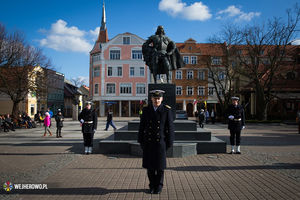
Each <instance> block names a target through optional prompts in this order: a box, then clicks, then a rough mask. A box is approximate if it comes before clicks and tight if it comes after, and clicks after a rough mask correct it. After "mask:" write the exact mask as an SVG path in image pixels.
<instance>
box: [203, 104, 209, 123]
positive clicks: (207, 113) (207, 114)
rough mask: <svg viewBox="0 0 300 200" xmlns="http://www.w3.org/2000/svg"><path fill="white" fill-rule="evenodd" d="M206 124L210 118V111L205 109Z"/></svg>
mask: <svg viewBox="0 0 300 200" xmlns="http://www.w3.org/2000/svg"><path fill="white" fill-rule="evenodd" d="M204 114H205V124H208V118H209V112H208V110H207V109H206V108H205V113H204Z"/></svg>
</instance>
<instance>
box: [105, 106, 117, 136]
mask: <svg viewBox="0 0 300 200" xmlns="http://www.w3.org/2000/svg"><path fill="white" fill-rule="evenodd" d="M109 125H111V126H112V127H113V128H114V131H116V130H117V128H116V126H115V125H114V122H113V112H112V110H109V111H108V113H107V118H106V127H105V129H104V130H105V131H107V130H108V127H109Z"/></svg>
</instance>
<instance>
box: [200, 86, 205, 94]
mask: <svg viewBox="0 0 300 200" xmlns="http://www.w3.org/2000/svg"><path fill="white" fill-rule="evenodd" d="M198 95H199V96H204V95H205V87H204V86H199V87H198Z"/></svg>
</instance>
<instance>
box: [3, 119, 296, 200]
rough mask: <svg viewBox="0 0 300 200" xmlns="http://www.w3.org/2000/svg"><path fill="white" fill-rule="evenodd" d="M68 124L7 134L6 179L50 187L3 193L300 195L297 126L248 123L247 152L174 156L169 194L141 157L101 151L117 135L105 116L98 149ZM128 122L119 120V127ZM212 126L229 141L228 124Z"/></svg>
mask: <svg viewBox="0 0 300 200" xmlns="http://www.w3.org/2000/svg"><path fill="white" fill-rule="evenodd" d="M128 120H131V119H128ZM65 124H66V126H65V127H64V129H63V136H64V137H63V138H54V137H51V138H49V137H47V138H42V137H41V136H42V134H43V133H42V132H43V128H42V127H38V128H36V129H31V130H24V129H21V130H17V131H16V132H14V133H3V132H0V138H1V140H0V181H2V183H4V182H7V181H11V182H12V183H23V184H25V183H42V184H47V186H48V189H47V190H12V191H11V192H10V193H8V192H5V191H4V190H1V192H0V199H161V200H165V199H169V200H173V199H174V200H175V199H187V200H193V199H300V190H299V188H300V174H299V171H300V170H299V169H300V156H299V155H300V150H299V144H300V134H297V129H296V128H297V127H296V126H293V125H284V124H280V125H276V126H275V125H268V126H265V125H264V126H260V127H257V126H258V125H247V126H246V129H245V130H244V131H243V133H242V134H243V135H242V144H243V145H242V148H241V150H242V154H241V155H237V154H233V155H231V154H201V155H196V156H190V157H185V158H168V159H167V166H168V168H167V170H165V180H164V188H163V190H162V193H161V194H160V195H155V194H152V195H151V194H149V193H148V179H147V171H146V169H143V168H142V167H141V165H142V159H141V158H139V157H133V156H129V155H102V154H97V145H98V144H97V143H98V141H99V140H100V139H103V138H105V137H108V136H109V135H111V134H112V133H113V131H112V129H110V130H109V131H102V130H103V129H104V126H105V119H104V118H103V119H101V118H100V119H99V125H98V126H99V130H98V131H97V134H96V136H95V147H94V148H93V154H91V155H83V154H82V151H83V147H82V139H81V137H82V135H81V134H80V127H79V126H78V124H77V122H74V121H71V120H67V121H66V122H65ZM125 124H126V120H124V119H123V118H119V119H115V125H116V126H117V127H118V128H119V127H121V126H122V125H125ZM102 128H103V129H102ZM205 128H206V129H207V130H209V131H211V132H212V133H213V135H214V136H216V137H218V138H220V139H223V140H225V141H227V144H229V143H228V140H229V139H228V136H229V133H228V130H227V127H226V125H222V124H215V125H211V124H208V125H206V126H205ZM52 129H53V132H55V131H54V130H55V129H54V128H52ZM227 148H228V149H227V151H228V152H229V149H230V146H229V145H228V147H227Z"/></svg>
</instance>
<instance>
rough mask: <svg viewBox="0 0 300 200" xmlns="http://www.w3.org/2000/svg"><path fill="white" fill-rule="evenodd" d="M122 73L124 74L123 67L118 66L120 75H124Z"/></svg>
mask: <svg viewBox="0 0 300 200" xmlns="http://www.w3.org/2000/svg"><path fill="white" fill-rule="evenodd" d="M122 75H123V71H122V67H118V76H122Z"/></svg>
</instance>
